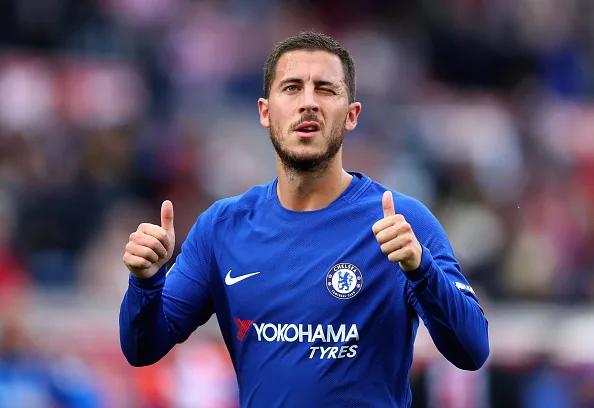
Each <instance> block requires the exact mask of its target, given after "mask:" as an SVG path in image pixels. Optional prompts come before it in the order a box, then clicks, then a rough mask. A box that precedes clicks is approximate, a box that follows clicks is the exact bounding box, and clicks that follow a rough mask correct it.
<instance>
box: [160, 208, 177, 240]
mask: <svg viewBox="0 0 594 408" xmlns="http://www.w3.org/2000/svg"><path fill="white" fill-rule="evenodd" d="M161 227H163V229H164V230H165V231H167V234H169V235H173V234H174V229H173V203H172V202H171V201H169V200H165V201H163V204H161Z"/></svg>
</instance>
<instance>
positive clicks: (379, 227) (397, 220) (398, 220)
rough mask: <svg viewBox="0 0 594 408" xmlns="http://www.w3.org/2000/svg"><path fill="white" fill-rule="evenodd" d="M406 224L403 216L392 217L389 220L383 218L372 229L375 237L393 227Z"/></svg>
mask: <svg viewBox="0 0 594 408" xmlns="http://www.w3.org/2000/svg"><path fill="white" fill-rule="evenodd" d="M403 223H406V220H405V219H404V217H403V216H402V215H401V214H396V215H392V216H390V217H388V218H382V219H381V220H378V221H376V222H375V224H373V227H372V228H371V229H372V230H373V233H374V235H376V236H377V235H378V234H379V233H380V231H383V230H385V229H387V228H389V227H391V226H393V225H400V224H403Z"/></svg>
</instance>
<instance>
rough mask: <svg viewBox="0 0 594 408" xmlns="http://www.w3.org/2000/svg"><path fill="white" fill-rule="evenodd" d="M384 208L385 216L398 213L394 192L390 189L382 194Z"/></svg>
mask: <svg viewBox="0 0 594 408" xmlns="http://www.w3.org/2000/svg"><path fill="white" fill-rule="evenodd" d="M382 208H383V209H384V218H387V217H389V216H391V215H394V214H396V211H395V210H394V198H393V197H392V192H391V191H389V190H387V191H385V192H384V195H383V196H382Z"/></svg>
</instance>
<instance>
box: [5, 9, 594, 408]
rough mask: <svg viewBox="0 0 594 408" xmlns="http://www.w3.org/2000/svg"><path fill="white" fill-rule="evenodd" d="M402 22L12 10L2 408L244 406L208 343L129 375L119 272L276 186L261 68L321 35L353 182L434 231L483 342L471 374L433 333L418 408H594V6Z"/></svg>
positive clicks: (216, 349) (424, 345)
mask: <svg viewBox="0 0 594 408" xmlns="http://www.w3.org/2000/svg"><path fill="white" fill-rule="evenodd" d="M393 3H394V4H389V3H388V2H383V1H367V2H365V3H362V2H355V1H350V0H345V1H337V0H329V1H313V0H310V1H297V0H293V1H276V0H254V1H250V2H244V1H240V0H228V1H190V0H45V1H41V2H40V1H37V0H4V1H1V2H0V304H1V308H0V311H1V312H0V408H4V407H24V408H29V407H32V408H34V407H43V408H45V407H52V408H53V407H60V408H62V407H85V408H86V407H114V408H115V407H150V408H156V407H195V408H196V407H200V408H202V407H217V408H226V407H234V406H236V404H237V403H236V400H237V398H236V395H237V394H236V393H237V390H236V385H235V379H234V374H233V371H232V367H231V365H230V361H229V359H228V357H227V355H226V351H225V350H224V348H223V345H222V343H221V341H220V337H219V332H218V327H217V326H216V322H213V321H211V322H209V323H208V324H207V326H206V327H204V328H201V329H199V330H198V331H197V332H196V333H195V334H194V335H193V336H192V337H191V338H190V340H189V341H188V344H184V345H183V346H181V347H176V349H175V350H174V351H173V352H172V353H171V354H170V355H169V356H167V357H166V358H165V359H164V360H163V361H161V362H159V363H158V364H156V365H154V366H152V367H147V368H143V369H133V368H131V367H128V366H127V363H126V362H125V360H124V358H123V356H122V355H121V352H120V350H119V343H118V331H117V330H118V328H117V313H118V308H119V302H120V301H121V298H122V296H123V294H124V291H125V290H126V287H127V276H128V275H127V270H126V268H125V266H124V265H123V262H122V255H123V251H124V246H125V244H126V242H127V240H128V235H129V234H130V233H131V232H132V231H134V230H135V229H136V227H137V226H138V224H139V223H141V222H158V210H159V208H160V203H161V202H162V200H164V199H170V200H172V201H173V203H174V208H175V212H176V225H175V227H176V231H177V235H178V237H181V238H183V237H185V235H186V233H187V232H188V231H189V229H190V227H191V226H192V224H193V223H194V221H195V220H196V218H197V217H198V215H199V214H200V213H201V212H202V211H203V210H204V209H206V208H207V207H208V206H209V205H210V204H212V203H213V202H214V201H215V200H217V199H219V198H223V197H227V196H231V195H237V194H241V193H242V192H244V191H245V190H247V189H248V188H250V187H251V186H252V185H254V184H260V183H265V182H267V181H269V180H270V179H271V178H273V177H274V176H275V172H276V169H275V163H274V154H273V150H272V148H271V146H269V139H268V135H267V131H266V130H265V129H263V128H262V127H261V126H260V124H259V122H258V117H257V104H256V100H257V98H258V97H260V96H262V94H263V92H262V89H261V88H262V74H263V64H264V61H265V59H266V57H267V56H268V53H269V52H270V50H271V49H272V47H273V46H274V44H275V43H277V42H278V41H281V40H282V39H284V38H285V37H288V36H291V35H294V34H296V33H298V32H299V31H302V30H306V29H311V28H313V29H316V30H318V31H322V32H324V33H327V34H329V35H331V36H333V37H335V38H336V39H338V40H339V41H341V42H342V43H343V44H344V45H345V46H347V47H348V48H349V49H350V51H351V52H352V54H353V56H354V58H355V62H356V66H357V81H358V83H357V84H358V98H357V99H358V100H359V101H361V102H362V104H363V110H362V114H361V117H360V122H359V126H358V128H357V130H356V131H355V132H352V133H349V134H347V135H346V139H345V152H344V153H345V166H346V168H347V169H348V170H357V171H362V172H364V173H366V174H367V175H369V176H370V177H372V178H374V179H376V180H377V181H379V182H381V183H383V184H385V185H387V186H389V187H392V188H394V189H397V190H399V191H401V192H403V193H405V194H409V195H412V196H414V197H416V198H418V199H420V200H421V201H422V202H424V203H425V204H426V205H427V206H428V207H429V208H430V209H431V210H432V211H434V213H435V214H436V215H437V216H438V218H439V219H440V221H441V222H442V224H443V226H444V228H445V229H446V231H447V233H448V235H449V237H450V240H451V242H452V245H453V247H454V250H455V252H456V254H457V256H458V259H459V260H460V262H461V265H462V267H463V270H464V273H465V275H466V276H467V278H468V279H469V281H470V282H471V284H472V285H473V287H474V288H475V289H477V291H478V292H480V298H481V300H482V302H483V306H484V308H485V311H486V314H487V317H488V318H489V321H490V333H491V343H492V353H491V357H490V359H489V362H488V364H487V365H486V366H485V367H484V368H483V369H481V370H480V371H479V372H476V373H468V372H462V371H460V370H457V369H456V368H454V367H453V366H451V365H448V364H446V363H445V362H444V360H443V358H442V357H440V356H439V355H438V354H437V352H436V350H435V348H434V346H433V345H432V343H431V341H430V339H429V338H428V335H427V333H426V331H421V332H420V334H419V338H418V340H417V344H416V354H415V362H414V367H413V373H412V375H411V383H412V386H413V396H414V399H413V407H415V408H421V407H422V408H424V407H427V408H499V407H502V408H513V407H522V408H556V407H563V408H574V407H575V408H590V407H594V391H592V390H593V389H594V388H593V387H592V384H594V342H592V341H591V339H592V338H593V337H594V308H593V307H592V306H593V305H592V302H593V300H594V3H593V2H591V1H589V0H564V1H562V0H513V1H512V0H499V1H484V0H482V1H481V0H441V1H437V0H420V1H413V0H408V1H399V2H393ZM181 241H182V239H178V242H177V245H178V249H179V245H181Z"/></svg>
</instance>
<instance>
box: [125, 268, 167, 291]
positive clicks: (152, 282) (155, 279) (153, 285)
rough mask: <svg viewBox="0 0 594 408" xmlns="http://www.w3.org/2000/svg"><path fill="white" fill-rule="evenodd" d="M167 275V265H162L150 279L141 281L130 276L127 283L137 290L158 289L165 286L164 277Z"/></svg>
mask: <svg viewBox="0 0 594 408" xmlns="http://www.w3.org/2000/svg"><path fill="white" fill-rule="evenodd" d="M166 274H167V264H165V265H163V267H162V268H161V269H159V270H158V271H157V273H155V274H154V275H153V276H151V277H150V278H146V279H142V278H137V277H136V276H134V275H132V274H130V278H129V280H128V281H129V283H130V285H131V286H134V287H135V288H138V289H143V290H153V289H160V288H162V287H163V286H165V275H166Z"/></svg>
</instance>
